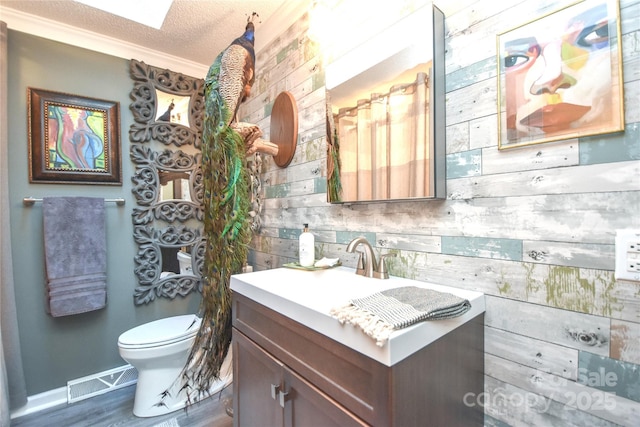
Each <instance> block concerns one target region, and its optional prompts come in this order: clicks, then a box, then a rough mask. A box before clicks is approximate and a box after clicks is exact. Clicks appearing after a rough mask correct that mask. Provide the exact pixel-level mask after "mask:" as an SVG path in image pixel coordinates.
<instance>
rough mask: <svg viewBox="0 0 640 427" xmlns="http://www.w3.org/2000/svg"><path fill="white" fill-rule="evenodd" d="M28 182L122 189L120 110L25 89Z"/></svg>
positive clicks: (106, 103)
mask: <svg viewBox="0 0 640 427" xmlns="http://www.w3.org/2000/svg"><path fill="white" fill-rule="evenodd" d="M27 97H28V102H27V104H28V107H27V108H28V121H29V124H28V130H29V182H31V183H49V184H59V183H65V184H103V185H122V175H121V168H122V166H121V165H122V158H121V150H120V104H119V103H118V102H114V101H106V100H102V99H94V98H86V97H82V96H78V95H71V94H67V93H60V92H53V91H49V90H44V89H36V88H28V94H27Z"/></svg>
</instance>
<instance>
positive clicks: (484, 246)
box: [442, 236, 522, 261]
mask: <svg viewBox="0 0 640 427" xmlns="http://www.w3.org/2000/svg"><path fill="white" fill-rule="evenodd" d="M442 253H443V254H449V255H462V256H470V257H479V258H492V259H505V260H513V261H521V260H522V240H515V239H492V238H486V237H457V236H442Z"/></svg>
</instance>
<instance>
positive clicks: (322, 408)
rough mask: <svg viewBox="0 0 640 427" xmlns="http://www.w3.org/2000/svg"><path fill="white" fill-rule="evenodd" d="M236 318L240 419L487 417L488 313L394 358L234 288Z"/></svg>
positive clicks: (244, 423)
mask: <svg viewBox="0 0 640 427" xmlns="http://www.w3.org/2000/svg"><path fill="white" fill-rule="evenodd" d="M233 326H234V329H233V367H234V373H233V374H234V426H235V427H252V426H260V427H264V426H296V427H300V426H312V427H316V426H322V427H325V426H351V425H373V426H390V427H411V426H421V427H423V426H447V427H449V426H464V427H467V426H475V425H477V426H481V425H483V410H482V408H481V407H478V406H477V405H476V406H471V405H465V396H469V395H472V396H473V395H475V396H478V395H480V393H482V392H483V387H484V358H483V353H484V314H481V315H478V316H476V317H475V318H473V319H472V320H470V321H469V322H467V323H465V324H463V325H462V326H459V327H458V328H456V329H454V330H453V331H452V332H450V333H448V334H447V335H445V336H443V337H441V338H440V339H438V340H436V341H435V342H433V343H431V344H430V345H428V346H426V347H423V348H422V349H421V350H419V351H417V352H415V353H414V354H412V355H410V356H409V357H407V358H405V359H403V360H401V361H400V362H398V363H397V364H395V365H393V366H386V365H384V364H382V363H380V362H378V361H376V360H374V359H371V358H370V357H367V356H365V355H363V354H361V353H359V352H357V351H354V350H353V349H351V348H349V347H347V346H345V345H343V344H340V343H338V342H336V341H334V340H332V339H331V338H329V337H327V336H325V335H322V334H320V333H318V332H316V331H314V330H312V329H310V328H308V327H307V326H304V325H302V324H300V323H298V322H296V321H294V320H292V319H290V318H288V317H286V316H283V315H281V314H280V313H277V312H275V311H273V310H271V309H270V308H268V307H266V306H264V305H262V304H259V303H258V302H256V301H254V300H252V299H249V298H247V297H245V296H243V295H241V294H237V293H234V294H233ZM467 401H469V399H468V398H467Z"/></svg>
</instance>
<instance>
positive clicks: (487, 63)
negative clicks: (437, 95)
mask: <svg viewBox="0 0 640 427" xmlns="http://www.w3.org/2000/svg"><path fill="white" fill-rule="evenodd" d="M496 72H497V67H496V57H495V56H491V57H489V58H487V59H484V60H482V61H479V62H476V63H474V64H471V65H469V66H468V67H464V68H460V69H458V70H456V71H454V72H452V73H449V74H447V76H446V79H445V87H446V92H447V93H448V92H452V91H454V90H457V89H462V88H464V87H467V86H471V85H472V84H474V83H477V82H479V81H480V80H485V79H489V78H495V77H496Z"/></svg>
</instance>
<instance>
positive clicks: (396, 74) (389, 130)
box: [325, 3, 446, 204]
mask: <svg viewBox="0 0 640 427" xmlns="http://www.w3.org/2000/svg"><path fill="white" fill-rule="evenodd" d="M416 4H417V3H416ZM339 12H340V11H339V10H335V11H334V13H339ZM382 19H384V18H382ZM373 27H374V28H372V29H369V31H371V34H369V35H367V34H360V35H359V36H360V38H359V39H358V40H354V41H353V43H354V44H357V45H356V46H350V45H349V42H348V41H347V40H349V38H348V37H340V36H338V35H336V36H335V37H334V39H335V40H337V41H336V43H335V44H334V45H333V46H329V47H328V49H329V50H330V53H329V58H328V59H327V60H326V69H325V79H326V88H327V141H328V144H327V147H328V153H327V183H328V186H327V187H328V190H327V197H328V201H329V202H331V203H345V204H350V203H371V202H383V201H392V200H417V199H420V200H422V199H444V198H446V189H445V183H446V176H445V86H444V85H445V81H444V80H445V69H444V15H443V14H442V12H441V11H440V10H439V9H438V8H437V7H435V6H433V5H431V4H428V5H425V6H422V5H420V6H419V7H416V8H415V9H414V10H411V11H410V12H409V13H406V14H405V15H404V16H402V17H401V18H400V19H399V20H397V21H396V22H394V23H391V24H389V23H385V24H383V23H377V25H374V26H373ZM380 28H384V30H382V31H380Z"/></svg>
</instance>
